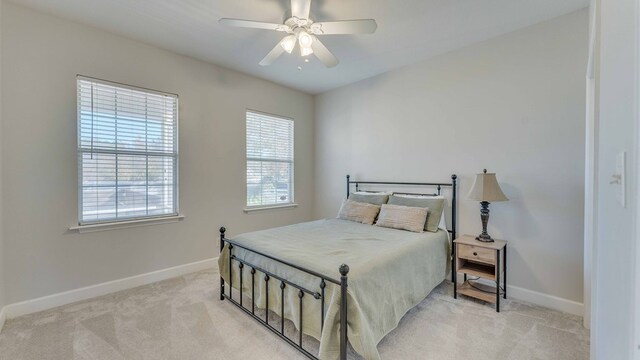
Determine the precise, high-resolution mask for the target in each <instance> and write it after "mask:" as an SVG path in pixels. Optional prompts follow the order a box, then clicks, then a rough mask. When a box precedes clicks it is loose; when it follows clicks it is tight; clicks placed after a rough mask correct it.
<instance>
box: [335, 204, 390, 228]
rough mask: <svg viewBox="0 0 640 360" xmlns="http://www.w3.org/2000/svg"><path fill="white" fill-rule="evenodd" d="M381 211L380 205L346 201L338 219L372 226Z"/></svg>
mask: <svg viewBox="0 0 640 360" xmlns="http://www.w3.org/2000/svg"><path fill="white" fill-rule="evenodd" d="M379 211H380V206H379V205H373V204H367V203H360V202H356V201H352V200H345V201H343V202H342V206H341V207H340V211H339V212H338V219H343V220H350V221H355V222H359V223H363V224H368V225H372V224H373V222H374V221H375V219H376V216H378V212H379Z"/></svg>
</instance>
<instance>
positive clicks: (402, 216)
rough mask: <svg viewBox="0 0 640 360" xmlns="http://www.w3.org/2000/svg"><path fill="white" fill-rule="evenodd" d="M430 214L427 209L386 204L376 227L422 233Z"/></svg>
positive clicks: (381, 210)
mask: <svg viewBox="0 0 640 360" xmlns="http://www.w3.org/2000/svg"><path fill="white" fill-rule="evenodd" d="M428 212H429V209H428V208H426V207H412V206H401V205H389V204H384V205H382V208H381V209H380V215H379V216H378V222H376V226H382V227H387V228H392V229H401V230H409V231H413V232H417V233H421V232H423V231H424V223H425V221H427V214H428Z"/></svg>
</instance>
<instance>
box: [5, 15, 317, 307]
mask: <svg viewBox="0 0 640 360" xmlns="http://www.w3.org/2000/svg"><path fill="white" fill-rule="evenodd" d="M2 32H3V34H2V35H3V39H4V42H3V43H2V54H3V61H2V71H3V73H4V75H5V76H4V77H3V79H2V87H3V89H4V92H3V97H2V100H3V103H4V104H5V105H6V106H5V107H4V108H3V109H2V117H3V121H4V126H3V133H2V137H1V139H2V150H3V153H4V157H3V164H2V170H3V173H4V177H3V183H2V189H3V193H4V199H3V204H5V205H6V206H5V209H6V210H7V211H5V216H4V224H5V227H4V231H3V235H4V239H5V255H6V256H5V257H4V260H5V261H6V264H5V267H4V268H5V271H6V273H7V274H10V276H8V277H7V279H6V280H7V281H6V285H7V286H6V290H7V299H6V300H7V302H8V303H13V302H17V301H21V300H25V299H32V298H36V297H40V296H44V295H49V294H53V293H57V292H61V291H65V290H70V289H75V288H78V287H82V286H86V285H91V284H96V283H100V282H104V281H109V280H114V279H120V278H124V277H127V276H132V275H136V274H141V273H145V272H149V271H153V270H158V269H164V268H167V267H171V266H176V265H181V264H185V263H189V262H193V261H197V260H202V259H206V258H211V257H214V256H216V253H217V250H216V248H217V236H218V232H217V229H218V227H219V226H220V225H222V224H224V225H226V226H227V228H228V229H229V232H230V235H233V234H236V233H239V232H243V231H249V230H254V229H260V228H266V227H273V226H279V225H284V224H289V223H295V222H301V221H306V220H309V219H310V218H311V214H312V200H313V192H312V189H313V183H314V181H313V177H312V172H313V168H312V161H313V135H312V131H313V124H312V122H313V98H312V97H311V96H309V95H306V94H303V93H301V92H298V91H295V90H292V89H289V88H285V87H282V86H279V85H275V84H273V83H271V82H268V81H264V80H260V79H257V78H254V77H251V76H247V75H243V74H240V73H237V72H234V71H230V70H227V69H224V68H221V67H218V66H214V65H211V64H207V63H204V62H200V61H197V60H193V59H191V58H187V57H184V56H180V55H176V54H174V53H171V52H168V51H164V50H160V49H158V48H155V47H152V46H148V45H145V44H142V43H139V42H136V41H132V40H128V39H125V38H122V37H119V36H116V35H112V34H109V33H106V32H103V31H100V30H97V29H94V28H91V27H88V26H84V25H79V24H76V23H72V22H69V21H65V20H61V19H58V18H55V17H52V16H49V15H45V14H42V13H38V12H34V11H32V10H28V9H26V8H23V7H19V6H17V5H13V4H11V3H6V4H5V7H4V11H3V13H2ZM211 46H216V44H211ZM76 74H82V75H87V76H93V77H98V78H103V79H108V80H112V81H118V82H123V83H127V84H132V85H138V86H143V87H148V88H152V89H158V90H164V91H168V92H172V93H177V94H179V96H180V113H179V114H180V129H179V131H180V150H179V151H180V207H181V212H182V213H183V214H184V215H185V216H186V218H185V219H184V221H182V222H180V223H174V224H165V225H155V226H146V227H138V228H130V229H122V230H113V231H105V232H99V233H90V234H87V233H85V234H77V233H75V232H71V231H68V230H67V229H68V227H69V226H71V225H74V224H76V223H77V217H78V215H77V186H78V181H77V162H76V88H75V86H76V85H75V78H76ZM246 108H251V109H256V110H261V111H265V112H269V113H273V114H281V115H285V116H288V117H291V118H293V119H295V136H296V148H295V157H296V164H295V166H296V173H295V182H296V187H295V189H296V194H295V197H296V202H298V203H299V204H300V206H299V207H298V208H296V209H292V210H282V211H269V212H263V213H259V214H250V215H247V214H244V213H243V212H242V209H243V207H244V201H245V186H244V181H245V168H244V164H245V160H244V154H245V149H244V145H245V139H244V136H245V133H244V131H245V126H244V114H245V109H246Z"/></svg>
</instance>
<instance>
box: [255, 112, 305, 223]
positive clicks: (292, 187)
mask: <svg viewBox="0 0 640 360" xmlns="http://www.w3.org/2000/svg"><path fill="white" fill-rule="evenodd" d="M249 113H253V114H256V115H265V116H269V117H273V118H277V119H279V120H287V121H290V122H291V160H290V161H280V160H274V159H271V160H269V159H268V158H249V154H248V153H247V118H248V115H249ZM295 128H296V127H295V121H294V119H293V118H291V117H289V116H284V115H277V114H272V113H268V112H265V111H260V110H254V109H250V108H247V109H245V113H244V130H245V131H244V133H245V143H244V145H245V146H244V151H245V156H244V159H245V163H244V172H245V187H244V190H245V191H244V205H245V209H244V212H245V213H249V212H253V211H261V210H269V209H282V208H293V207H297V206H298V204H297V203H296V202H295ZM249 161H259V162H282V163H287V164H291V171H290V174H289V188H290V191H289V201H288V202H286V203H269V204H260V205H249V204H248V197H249V188H248V185H249V184H248V181H247V176H248V174H247V172H248V171H247V170H248V166H249Z"/></svg>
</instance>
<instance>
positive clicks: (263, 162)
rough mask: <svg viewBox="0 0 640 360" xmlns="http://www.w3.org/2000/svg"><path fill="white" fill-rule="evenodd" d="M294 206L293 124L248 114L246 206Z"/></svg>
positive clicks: (270, 117) (278, 118)
mask: <svg viewBox="0 0 640 360" xmlns="http://www.w3.org/2000/svg"><path fill="white" fill-rule="evenodd" d="M292 203H293V121H292V120H290V119H287V118H282V117H279V116H274V115H268V114H264V113H259V112H255V111H247V206H249V207H255V206H272V205H286V204H292Z"/></svg>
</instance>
